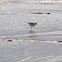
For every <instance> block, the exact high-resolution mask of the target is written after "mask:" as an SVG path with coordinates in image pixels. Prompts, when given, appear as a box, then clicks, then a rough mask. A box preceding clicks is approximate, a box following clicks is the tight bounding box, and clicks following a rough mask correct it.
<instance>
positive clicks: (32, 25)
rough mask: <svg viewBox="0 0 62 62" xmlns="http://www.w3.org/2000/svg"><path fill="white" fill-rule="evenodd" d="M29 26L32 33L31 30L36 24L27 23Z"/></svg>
mask: <svg viewBox="0 0 62 62" xmlns="http://www.w3.org/2000/svg"><path fill="white" fill-rule="evenodd" d="M28 24H29V26H30V27H31V31H32V28H33V27H34V26H35V25H36V24H37V23H30V22H28Z"/></svg>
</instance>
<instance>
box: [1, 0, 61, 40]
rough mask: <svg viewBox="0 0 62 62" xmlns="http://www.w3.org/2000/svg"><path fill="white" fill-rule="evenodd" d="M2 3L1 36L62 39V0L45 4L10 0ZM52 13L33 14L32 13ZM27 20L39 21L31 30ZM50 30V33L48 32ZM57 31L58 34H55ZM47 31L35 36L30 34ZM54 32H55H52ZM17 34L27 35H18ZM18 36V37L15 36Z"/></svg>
mask: <svg viewBox="0 0 62 62" xmlns="http://www.w3.org/2000/svg"><path fill="white" fill-rule="evenodd" d="M6 1H7V3H3V4H1V5H0V8H1V9H0V37H8V38H16V39H37V40H38V39H40V40H62V38H61V37H62V33H58V32H62V6H61V5H62V2H59V3H57V2H56V3H51V4H43V3H38V4H35V3H27V2H28V1H26V2H24V1H22V0H21V1H20V2H19V1H18V2H17V0H16V1H14V0H13V1H8V0H6ZM36 12H40V13H47V12H49V13H51V14H32V13H36ZM27 22H37V25H36V26H35V27H33V31H32V32H31V31H30V27H29V25H28V23H27ZM48 32H50V34H48ZM55 32H56V34H55ZM35 33H37V34H38V33H46V34H45V35H43V34H39V35H34V36H27V35H28V34H35ZM51 33H53V34H51ZM16 35H26V36H21V37H19V36H18V37H17V36H16ZM15 36H16V37H15Z"/></svg>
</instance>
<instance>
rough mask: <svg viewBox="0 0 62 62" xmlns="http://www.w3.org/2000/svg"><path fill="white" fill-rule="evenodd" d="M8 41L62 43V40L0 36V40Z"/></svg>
mask: <svg viewBox="0 0 62 62" xmlns="http://www.w3.org/2000/svg"><path fill="white" fill-rule="evenodd" d="M2 41H6V42H13V41H15V42H17V41H20V42H45V43H62V41H55V40H23V39H8V38H0V42H2Z"/></svg>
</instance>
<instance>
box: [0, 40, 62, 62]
mask: <svg viewBox="0 0 62 62" xmlns="http://www.w3.org/2000/svg"><path fill="white" fill-rule="evenodd" d="M61 47H62V44H58V43H53V42H52V43H45V42H30V41H28V42H23V41H21V42H20V41H16V42H15V41H14V42H3V41H2V42H0V62H45V61H46V62H62V48H61Z"/></svg>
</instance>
